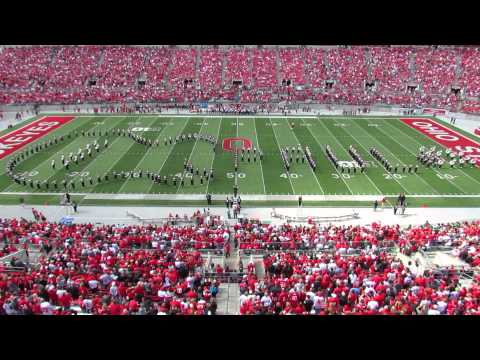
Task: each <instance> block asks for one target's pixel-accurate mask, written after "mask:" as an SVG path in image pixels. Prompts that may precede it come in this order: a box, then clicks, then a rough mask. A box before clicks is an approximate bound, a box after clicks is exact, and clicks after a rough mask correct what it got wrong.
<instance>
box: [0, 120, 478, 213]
mask: <svg viewBox="0 0 480 360" xmlns="http://www.w3.org/2000/svg"><path fill="white" fill-rule="evenodd" d="M436 120H437V121H439V122H442V121H440V120H438V119H436ZM30 121H31V120H30ZM442 124H444V125H445V126H449V127H450V128H452V129H454V130H456V131H458V132H459V133H462V134H464V135H467V136H468V137H470V138H472V139H474V140H476V141H478V138H476V137H475V136H473V135H471V134H468V133H466V132H464V131H462V130H460V129H458V128H456V127H454V126H450V125H449V124H445V123H444V122H442ZM20 125H24V123H22V124H17V127H19V126H20ZM129 127H141V128H148V129H147V131H141V132H138V133H137V134H139V135H142V136H144V137H146V138H147V139H151V140H152V141H155V140H159V142H160V145H159V146H158V147H157V146H153V147H146V146H144V145H140V144H138V143H135V142H134V141H133V140H132V139H130V138H128V137H122V136H120V137H119V136H117V135H110V136H108V137H105V136H102V137H98V141H99V143H100V145H103V142H104V140H105V138H107V139H108V141H109V147H108V148H107V149H103V146H102V150H101V152H100V153H99V154H97V153H95V154H94V156H93V157H92V158H86V160H84V161H83V162H80V163H79V165H75V164H72V166H71V168H70V169H69V171H66V170H65V169H63V168H62V166H61V163H60V156H61V154H65V155H68V153H69V152H74V153H76V152H77V150H78V149H79V148H80V147H82V148H83V147H84V146H85V145H86V144H87V143H92V142H93V140H94V139H95V137H86V136H85V137H84V136H77V137H76V136H72V138H70V139H66V140H65V141H64V142H62V143H59V144H58V145H55V146H53V147H51V148H49V149H48V150H46V151H42V152H40V153H38V154H35V155H34V156H32V157H30V158H29V159H28V160H26V161H24V162H22V163H21V164H20V165H19V166H18V167H17V169H16V171H17V172H21V173H25V174H26V175H27V176H31V177H32V179H34V180H49V181H53V180H56V181H57V183H60V182H61V181H62V180H63V179H66V180H68V181H69V182H70V181H74V182H75V191H74V190H73V189H70V191H72V192H81V193H107V194H172V196H173V195H175V194H206V193H207V192H208V193H211V194H214V195H217V196H219V197H222V198H223V196H225V195H227V194H231V193H232V189H233V186H234V184H235V182H237V183H238V185H239V189H240V193H241V194H244V195H247V194H252V195H263V194H267V195H287V194H290V195H378V196H379V197H381V196H383V195H385V196H394V195H396V194H398V193H400V192H405V193H406V194H407V196H408V195H418V196H421V195H443V196H450V197H439V198H427V199H422V198H411V203H414V204H416V205H415V206H421V205H423V204H421V201H424V203H425V204H426V205H430V206H447V205H449V204H450V205H452V206H462V204H465V206H475V204H476V202H477V200H479V199H478V198H455V197H452V195H472V194H475V195H478V194H480V171H479V169H477V168H470V167H468V168H463V169H459V168H455V169H450V168H444V169H435V170H434V169H426V168H424V167H422V166H420V170H419V173H418V174H414V173H412V174H408V173H407V174H403V173H401V172H400V173H399V174H396V175H392V174H388V173H387V172H386V171H385V169H384V168H383V166H382V165H381V164H380V163H379V162H378V161H376V160H375V159H374V158H373V157H371V156H370V154H369V149H370V148H371V147H373V146H374V147H376V148H377V149H378V150H379V151H380V152H382V153H383V154H384V155H385V157H386V158H387V159H388V160H389V161H390V162H391V163H392V164H399V165H400V166H403V165H410V164H412V165H415V164H416V163H417V162H416V158H415V155H416V152H417V150H418V148H419V147H420V146H421V145H425V146H432V145H437V146H438V144H436V143H435V142H433V140H431V139H430V138H428V137H426V136H424V135H423V134H421V133H419V132H417V131H416V130H414V129H412V128H410V127H408V126H407V125H405V124H404V123H403V122H401V121H400V120H399V118H398V117H378V116H375V117H373V116H372V117H353V118H349V117H343V116H322V117H316V118H314V117H291V118H285V117H279V116H276V117H273V116H272V117H264V116H261V117H260V116H259V117H236V116H223V117H220V116H213V117H208V116H183V117H175V116H158V115H131V114H130V115H128V114H122V115H116V116H109V115H107V114H102V115H91V116H82V117H77V118H76V119H75V120H73V121H71V122H69V123H68V124H66V125H64V126H63V127H61V128H60V129H58V130H56V131H55V132H52V133H50V134H49V135H48V136H45V137H44V138H42V139H40V140H39V141H41V142H44V141H45V140H48V139H49V138H52V137H53V136H57V137H58V136H60V135H66V134H68V133H74V132H75V131H77V132H81V131H82V130H85V131H88V130H92V129H95V130H96V131H97V132H98V130H102V132H105V130H107V129H116V128H123V129H127V128H129ZM194 132H198V133H201V134H209V135H213V136H215V137H216V138H218V143H217V146H216V148H215V149H216V151H215V152H214V151H213V147H212V146H211V145H210V144H207V143H206V142H203V141H187V142H180V143H177V144H173V145H167V146H165V145H164V141H163V140H164V138H166V137H169V136H172V137H173V138H175V136H177V135H179V134H188V133H194ZM230 137H244V138H248V139H250V140H251V141H252V143H253V144H254V146H256V147H257V148H260V149H262V151H263V153H264V158H263V160H262V161H260V160H259V159H258V158H257V161H256V162H254V161H253V160H252V161H251V162H247V161H246V160H245V161H243V162H240V163H239V172H238V174H235V173H234V165H233V164H234V162H233V153H232V152H228V151H224V150H223V148H222V143H223V140H224V139H226V138H230ZM297 144H301V145H303V146H308V147H309V148H310V149H311V151H312V154H313V157H314V159H315V161H316V162H317V169H316V171H313V170H312V169H311V168H310V167H309V165H308V164H307V163H301V162H299V163H295V162H294V164H293V165H292V166H291V169H290V172H289V173H287V171H286V170H285V169H284V167H283V164H282V160H281V157H280V148H281V147H285V146H294V145H295V146H296V145H297ZM327 144H328V145H330V146H331V148H332V149H333V151H334V152H335V153H336V155H337V157H338V158H339V160H343V161H351V160H352V159H351V157H350V155H349V153H348V147H349V146H350V145H353V146H354V147H355V148H356V149H357V150H358V151H359V152H360V154H361V156H362V157H363V158H364V160H366V161H367V162H368V163H369V167H368V170H367V172H366V173H365V174H360V173H358V172H357V173H355V174H354V173H351V174H346V173H345V174H342V173H340V172H339V171H337V169H335V167H334V166H333V165H332V164H331V162H330V161H329V159H328V158H327V157H326V155H325V145H327ZM31 145H32V144H30V146H31ZM52 159H55V161H56V164H57V167H56V169H55V170H53V169H52V168H51V161H52ZM185 159H188V160H190V161H191V162H192V164H193V165H194V167H195V168H197V167H198V168H199V169H200V172H203V169H204V168H205V169H207V170H209V169H210V168H211V167H213V169H214V173H215V176H214V178H213V179H211V180H210V181H206V180H205V181H204V183H203V184H201V183H200V181H199V178H198V177H195V178H194V180H195V182H194V185H191V183H190V180H189V178H187V179H186V182H185V184H184V186H183V187H182V186H180V183H177V185H176V186H173V185H172V184H169V185H164V184H154V183H153V182H152V181H151V180H150V179H147V178H146V177H145V176H144V177H143V178H128V179H118V180H116V181H114V180H112V179H113V177H110V181H108V182H105V181H102V182H100V183H98V182H97V181H96V178H97V176H99V175H100V176H102V177H103V176H104V175H105V174H107V173H111V172H112V171H116V172H120V171H130V170H137V171H138V170H140V169H142V170H143V171H144V172H145V171H146V170H149V171H154V172H157V173H160V174H161V175H162V176H163V175H167V176H169V175H174V174H183V173H184V170H183V163H184V160H185ZM5 163H6V159H3V160H1V161H0V165H1V166H2V168H1V170H0V191H2V192H29V193H42V192H53V191H54V190H53V188H50V189H49V190H48V191H47V189H45V188H42V189H41V190H37V189H31V188H30V187H24V186H23V185H18V184H15V183H13V182H12V181H11V180H10V179H9V178H8V177H7V176H6V175H5V169H4V166H5ZM82 177H84V178H85V179H89V178H90V177H91V178H93V180H94V184H93V186H90V185H89V184H88V181H87V184H86V186H85V187H84V188H82V187H81V186H80V180H81V178H82ZM60 191H61V189H59V192H60ZM3 196H6V195H2V197H1V198H0V201H7V202H8V201H14V200H10V198H9V197H7V198H5V199H7V200H2V199H3ZM12 196H13V198H15V195H12ZM45 198H46V199H50V198H51V196H50V195H45ZM32 201H33V200H32ZM83 201H84V203H85V204H87V203H88V204H94V203H109V202H111V203H116V204H119V202H120V203H121V201H126V203H128V202H133V203H138V204H141V203H143V202H147V203H149V204H165V203H169V202H172V204H181V203H182V201H183V202H185V203H195V204H197V203H199V202H198V201H197V202H195V201H189V200H185V199H181V200H179V199H173V198H172V200H168V201H165V200H148V198H145V199H142V198H139V199H138V200H137V199H132V200H115V201H114V199H111V200H93V199H88V200H85V199H84V200H83ZM478 202H480V201H478ZM275 203H277V202H275V201H274V200H262V201H258V202H257V204H259V205H260V204H275ZM278 203H279V204H291V202H288V201H287V202H285V201H284V202H278ZM330 203H332V201H330ZM333 203H337V201H336V200H335V201H333ZM339 203H340V204H344V205H345V204H346V203H345V202H342V201H340V202H339ZM355 203H356V204H358V203H363V204H365V205H366V204H368V202H361V201H360V202H357V201H354V199H352V204H355ZM311 204H320V202H311ZM322 204H326V202H325V203H322Z"/></svg>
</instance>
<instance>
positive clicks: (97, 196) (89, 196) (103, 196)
mask: <svg viewBox="0 0 480 360" xmlns="http://www.w3.org/2000/svg"><path fill="white" fill-rule="evenodd" d="M62 194H63V193H55V192H43V193H28V192H0V195H16V196H42V195H47V196H59V197H60V196H62ZM70 195H74V196H85V199H86V200H205V194H108V193H70ZM212 195H213V196H215V195H217V196H218V195H222V194H221V193H217V194H212ZM382 196H383V195H380V194H378V195H302V198H303V200H307V201H336V200H338V201H374V200H379V199H380V198H381V197H382ZM387 196H395V195H394V194H391V195H387ZM241 197H242V200H252V201H268V200H285V201H297V200H298V196H296V195H258V194H242V195H241ZM407 197H408V198H449V199H456V198H480V194H475V195H438V194H431V195H408V196H407Z"/></svg>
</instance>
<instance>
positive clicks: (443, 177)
mask: <svg viewBox="0 0 480 360" xmlns="http://www.w3.org/2000/svg"><path fill="white" fill-rule="evenodd" d="M437 176H438V178H439V179H442V180H453V179H455V178H456V177H458V175H451V174H437Z"/></svg>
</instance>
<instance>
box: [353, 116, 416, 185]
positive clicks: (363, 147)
mask: <svg viewBox="0 0 480 360" xmlns="http://www.w3.org/2000/svg"><path fill="white" fill-rule="evenodd" d="M355 126H357V127H358V128H359V129H361V130H362V131H364V132H365V134H367V135H368V136H369V137H370V138H371V139H372V140H375V139H374V138H373V136H371V135H370V134H369V133H368V132H367V131H365V130H364V129H363V128H362V127H361V126H360V125H358V124H357V123H355ZM349 135H350V136H351V137H352V138H353V139H354V140H355V141H356V142H357V143H358V144H359V145H360V146H361V147H362V149H363V150H365V151H366V152H367V154H369V155H370V157H371V158H372V159H373V160H374V161H375V162H377V163H378V164H379V165H380V168H381V169H384V168H383V165H382V164H381V163H380V161H378V160H377V159H375V158H374V157H373V156H372V155H371V154H370V152H369V151H368V149H366V148H365V146H363V144H362V143H361V142H360V141H358V140H357V138H356V137H355V136H353V132H352V134H350V133H349ZM392 179H394V180H395V181H396V182H397V183H398V185H400V187H401V188H402V189H403V190H404V192H405V193H407V194H410V191H408V190H407V189H405V187H404V186H403V185H402V184H401V183H400V181H398V180H397V179H396V178H395V176H392Z"/></svg>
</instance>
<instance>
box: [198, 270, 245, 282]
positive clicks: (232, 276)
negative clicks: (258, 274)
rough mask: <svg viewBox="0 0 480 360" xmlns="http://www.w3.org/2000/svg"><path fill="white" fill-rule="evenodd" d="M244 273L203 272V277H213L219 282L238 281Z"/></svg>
mask: <svg viewBox="0 0 480 360" xmlns="http://www.w3.org/2000/svg"><path fill="white" fill-rule="evenodd" d="M244 275H246V273H244V272H227V273H225V272H224V273H214V272H205V273H204V277H205V278H210V279H215V280H218V281H220V282H221V283H240V282H241V281H242V279H243V276H244Z"/></svg>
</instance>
